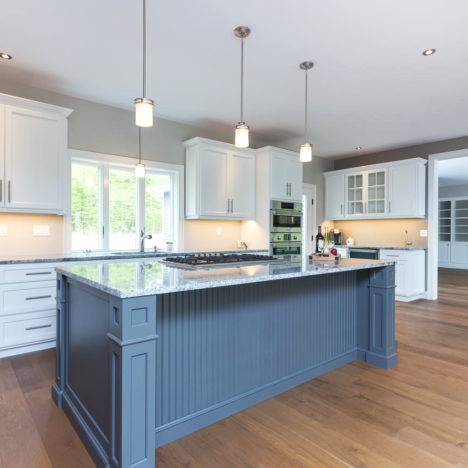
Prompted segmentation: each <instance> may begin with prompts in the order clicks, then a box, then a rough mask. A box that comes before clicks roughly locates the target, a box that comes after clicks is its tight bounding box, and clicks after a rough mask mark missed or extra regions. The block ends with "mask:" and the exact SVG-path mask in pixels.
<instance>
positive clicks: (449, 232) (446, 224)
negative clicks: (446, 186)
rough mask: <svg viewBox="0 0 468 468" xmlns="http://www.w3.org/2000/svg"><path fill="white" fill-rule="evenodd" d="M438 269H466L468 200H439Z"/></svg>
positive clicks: (463, 198) (467, 258) (467, 256)
mask: <svg viewBox="0 0 468 468" xmlns="http://www.w3.org/2000/svg"><path fill="white" fill-rule="evenodd" d="M438 263H439V267H442V268H462V269H468V198H467V197H455V198H443V199H440V200H439V262H438Z"/></svg>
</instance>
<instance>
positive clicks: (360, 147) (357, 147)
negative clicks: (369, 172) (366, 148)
mask: <svg viewBox="0 0 468 468" xmlns="http://www.w3.org/2000/svg"><path fill="white" fill-rule="evenodd" d="M354 149H355V150H357V151H359V150H362V146H356V148H354Z"/></svg>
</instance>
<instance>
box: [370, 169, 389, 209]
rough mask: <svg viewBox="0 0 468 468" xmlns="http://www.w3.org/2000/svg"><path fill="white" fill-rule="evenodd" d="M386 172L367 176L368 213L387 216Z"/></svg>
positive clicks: (377, 172) (371, 173) (372, 173)
mask: <svg viewBox="0 0 468 468" xmlns="http://www.w3.org/2000/svg"><path fill="white" fill-rule="evenodd" d="M385 184H386V177H385V171H376V172H369V173H368V174H367V213H368V214H385Z"/></svg>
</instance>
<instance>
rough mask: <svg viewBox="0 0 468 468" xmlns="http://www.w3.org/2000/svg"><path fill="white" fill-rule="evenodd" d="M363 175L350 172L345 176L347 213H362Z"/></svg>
mask: <svg viewBox="0 0 468 468" xmlns="http://www.w3.org/2000/svg"><path fill="white" fill-rule="evenodd" d="M363 195H364V175H363V174H350V175H348V176H347V198H348V203H347V214H348V215H350V216H353V215H363V214H364V196H363Z"/></svg>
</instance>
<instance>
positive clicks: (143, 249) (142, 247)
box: [140, 229, 153, 252]
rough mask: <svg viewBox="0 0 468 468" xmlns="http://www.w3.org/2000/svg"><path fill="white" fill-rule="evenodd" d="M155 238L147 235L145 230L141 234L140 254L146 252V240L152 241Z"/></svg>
mask: <svg viewBox="0 0 468 468" xmlns="http://www.w3.org/2000/svg"><path fill="white" fill-rule="evenodd" d="M152 238H153V236H152V235H151V234H145V230H144V229H142V230H141V232H140V252H144V251H145V239H152Z"/></svg>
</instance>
